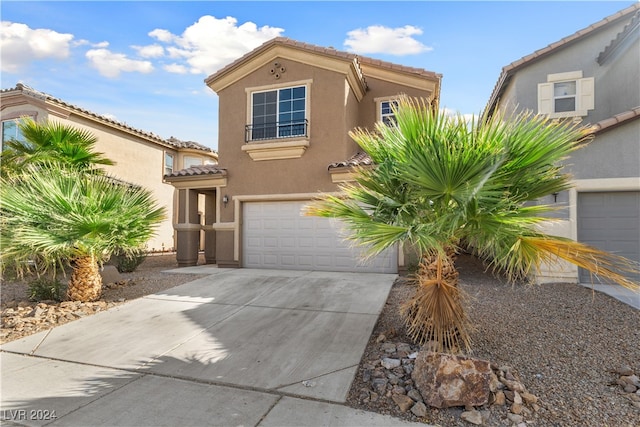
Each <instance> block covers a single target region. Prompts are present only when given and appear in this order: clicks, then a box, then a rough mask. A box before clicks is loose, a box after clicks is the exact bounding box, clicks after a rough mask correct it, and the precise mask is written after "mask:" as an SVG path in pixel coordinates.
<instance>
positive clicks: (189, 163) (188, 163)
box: [183, 156, 202, 169]
mask: <svg viewBox="0 0 640 427" xmlns="http://www.w3.org/2000/svg"><path fill="white" fill-rule="evenodd" d="M183 163H184V165H183V167H184V168H185V169H187V168H190V167H193V166H200V165H202V159H201V158H199V157H190V156H185V158H184V160H183Z"/></svg>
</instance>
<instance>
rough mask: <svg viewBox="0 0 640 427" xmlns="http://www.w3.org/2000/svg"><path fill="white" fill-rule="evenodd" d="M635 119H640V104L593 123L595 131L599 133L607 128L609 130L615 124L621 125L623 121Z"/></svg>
mask: <svg viewBox="0 0 640 427" xmlns="http://www.w3.org/2000/svg"><path fill="white" fill-rule="evenodd" d="M635 119H640V106H638V107H635V108H633V109H631V110H628V111H625V112H622V113H620V114H616V115H615V116H613V117H609V118H608V119H604V120H601V121H599V122H598V123H596V124H595V125H593V128H594V133H596V134H598V133H601V132H604V131H605V130H609V129H611V128H613V127H615V126H618V125H621V124H622V123H625V122H628V121H630V120H635Z"/></svg>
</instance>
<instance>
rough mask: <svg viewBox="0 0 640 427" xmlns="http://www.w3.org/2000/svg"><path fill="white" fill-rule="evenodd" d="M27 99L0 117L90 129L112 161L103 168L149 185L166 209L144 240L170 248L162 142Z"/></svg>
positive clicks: (150, 246)
mask: <svg viewBox="0 0 640 427" xmlns="http://www.w3.org/2000/svg"><path fill="white" fill-rule="evenodd" d="M27 99H28V100H29V101H27ZM27 102H32V101H31V99H30V98H26V97H23V100H22V101H20V102H15V101H14V103H15V104H16V105H11V106H6V107H5V106H3V108H2V113H1V118H2V120H6V119H7V118H15V117H20V116H22V115H29V116H32V117H34V118H36V120H38V121H43V120H47V119H49V120H51V121H57V122H61V123H64V124H66V125H71V126H74V127H76V128H78V129H86V130H88V131H90V132H91V133H92V134H94V135H95V136H96V137H97V138H98V142H97V144H96V146H95V149H96V151H98V152H101V153H104V155H105V156H106V157H108V158H109V159H111V160H113V161H114V162H115V163H116V164H115V165H114V166H105V167H104V169H105V170H106V171H107V172H108V173H109V174H110V175H112V176H114V177H116V178H118V179H121V180H123V181H126V182H130V183H134V184H137V185H140V186H143V187H145V188H147V189H149V190H150V191H151V192H152V193H153V195H154V197H155V199H156V201H157V202H158V204H159V205H161V206H164V207H165V208H166V210H167V218H166V219H165V220H164V221H163V222H162V223H161V224H160V226H159V227H158V228H157V233H156V237H154V238H152V239H151V240H150V241H149V242H148V243H147V249H148V250H155V251H160V250H163V249H164V250H170V249H172V248H174V230H173V226H172V219H171V216H172V215H173V211H174V209H173V205H174V196H173V193H174V188H173V186H171V185H170V184H165V183H163V182H162V176H163V172H164V169H163V167H164V164H163V162H164V148H163V147H162V146H159V145H156V144H153V143H151V142H148V141H145V140H144V139H143V138H140V137H136V136H135V135H131V134H127V133H125V132H121V131H118V130H115V129H113V128H110V127H108V126H105V125H101V124H98V123H96V122H93V121H91V120H89V119H86V118H83V117H78V116H76V115H69V114H68V113H67V112H65V111H62V110H58V109H55V108H51V110H53V111H48V110H49V109H48V108H47V106H46V105H45V104H44V103H40V102H38V101H35V102H33V103H32V104H29V103H27ZM170 151H171V150H170ZM174 154H175V152H174Z"/></svg>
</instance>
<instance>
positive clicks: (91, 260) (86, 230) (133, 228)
mask: <svg viewBox="0 0 640 427" xmlns="http://www.w3.org/2000/svg"><path fill="white" fill-rule="evenodd" d="M45 166H46V167H37V166H33V165H32V166H30V167H27V169H26V170H24V171H23V172H22V173H20V174H15V175H12V176H11V177H3V178H2V179H1V180H0V184H1V185H0V200H2V205H1V206H0V225H1V226H2V228H1V230H0V260H1V261H2V265H3V266H6V265H8V264H9V263H12V264H15V265H16V266H17V267H20V266H24V265H26V264H27V262H28V261H30V260H33V258H34V257H37V260H38V266H39V267H40V268H41V269H42V270H45V271H46V270H47V269H53V270H54V271H55V269H56V268H59V267H64V264H65V263H66V262H67V261H68V260H70V264H71V267H72V274H71V277H70V280H69V285H68V292H67V296H68V298H69V299H70V300H75V301H94V300H97V299H99V298H100V296H101V293H102V279H101V276H100V271H99V264H100V263H101V262H102V261H103V260H106V259H108V258H109V256H110V255H111V254H112V253H113V252H115V251H121V252H124V253H125V254H133V253H135V252H136V251H138V250H139V249H140V248H141V247H142V246H143V245H144V244H145V243H146V242H147V241H148V239H149V238H150V237H152V236H153V234H154V227H155V225H157V224H158V223H159V222H160V221H161V220H162V219H163V218H164V215H165V213H164V208H161V207H158V206H157V205H156V203H155V202H154V200H153V197H152V195H151V193H150V192H149V191H148V190H146V189H143V188H140V187H137V186H131V185H127V184H124V183H122V182H120V181H117V180H114V179H112V178H110V177H108V176H106V175H100V174H87V173H84V172H82V171H79V170H77V169H73V168H71V169H69V168H61V167H59V165H58V166H56V165H53V164H46V163H45Z"/></svg>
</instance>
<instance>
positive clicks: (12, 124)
mask: <svg viewBox="0 0 640 427" xmlns="http://www.w3.org/2000/svg"><path fill="white" fill-rule="evenodd" d="M12 139H13V140H16V141H20V142H25V139H24V136H23V135H22V132H21V131H20V127H19V126H18V120H17V119H13V120H4V121H3V122H2V145H1V146H0V149H4V146H5V144H6V143H7V142H9V141H11V140H12Z"/></svg>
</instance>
